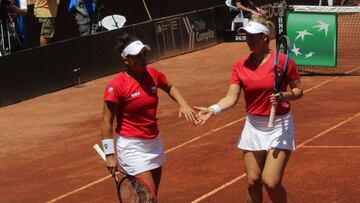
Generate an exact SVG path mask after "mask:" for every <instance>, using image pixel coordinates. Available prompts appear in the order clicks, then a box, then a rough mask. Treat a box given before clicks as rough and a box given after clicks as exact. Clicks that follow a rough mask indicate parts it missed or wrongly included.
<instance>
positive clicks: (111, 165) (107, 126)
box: [101, 102, 117, 174]
mask: <svg viewBox="0 0 360 203" xmlns="http://www.w3.org/2000/svg"><path fill="white" fill-rule="evenodd" d="M115 112H116V105H115V104H114V103H111V102H104V105H103V120H102V123H101V137H102V139H103V140H104V139H113V138H114V136H113V121H114V118H115ZM105 165H106V167H108V169H109V171H110V172H111V173H112V174H115V171H116V165H117V160H116V158H115V155H114V154H109V155H107V156H106V162H105Z"/></svg>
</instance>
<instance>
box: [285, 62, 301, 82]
mask: <svg viewBox="0 0 360 203" xmlns="http://www.w3.org/2000/svg"><path fill="white" fill-rule="evenodd" d="M287 72H288V73H287V78H288V80H296V79H299V78H300V74H299V71H298V69H297V67H296V64H295V61H294V60H293V59H291V58H290V61H289V66H288V71H287Z"/></svg>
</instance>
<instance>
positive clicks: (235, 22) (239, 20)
mask: <svg viewBox="0 0 360 203" xmlns="http://www.w3.org/2000/svg"><path fill="white" fill-rule="evenodd" d="M225 4H226V6H228V7H229V8H230V11H239V9H238V8H236V7H235V6H233V5H231V0H226V1H225ZM248 23H249V19H248V18H244V15H243V12H242V10H240V11H239V14H238V15H237V16H235V18H234V19H232V21H231V31H235V30H237V29H238V28H239V27H244V26H246V25H247V24H248Z"/></svg>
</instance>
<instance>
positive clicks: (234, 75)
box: [230, 64, 241, 85]
mask: <svg viewBox="0 0 360 203" xmlns="http://www.w3.org/2000/svg"><path fill="white" fill-rule="evenodd" d="M240 83H241V81H240V78H239V74H238V67H237V65H236V64H234V66H233V68H232V71H231V79H230V84H236V85H240Z"/></svg>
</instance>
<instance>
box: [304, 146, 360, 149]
mask: <svg viewBox="0 0 360 203" xmlns="http://www.w3.org/2000/svg"><path fill="white" fill-rule="evenodd" d="M302 148H326V149H327V148H328V149H337V148H339V149H346V148H349V149H356V148H359V149H360V146H330V145H321V146H302Z"/></svg>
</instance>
